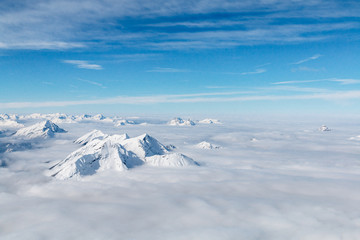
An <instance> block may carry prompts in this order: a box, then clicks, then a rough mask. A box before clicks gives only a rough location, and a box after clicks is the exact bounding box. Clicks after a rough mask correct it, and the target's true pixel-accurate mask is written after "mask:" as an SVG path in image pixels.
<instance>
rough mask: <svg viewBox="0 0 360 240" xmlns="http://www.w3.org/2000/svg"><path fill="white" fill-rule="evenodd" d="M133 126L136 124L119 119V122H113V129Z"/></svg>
mask: <svg viewBox="0 0 360 240" xmlns="http://www.w3.org/2000/svg"><path fill="white" fill-rule="evenodd" d="M134 124H136V123H135V122H134V121H132V120H127V119H120V120H116V121H115V127H120V126H125V125H134Z"/></svg>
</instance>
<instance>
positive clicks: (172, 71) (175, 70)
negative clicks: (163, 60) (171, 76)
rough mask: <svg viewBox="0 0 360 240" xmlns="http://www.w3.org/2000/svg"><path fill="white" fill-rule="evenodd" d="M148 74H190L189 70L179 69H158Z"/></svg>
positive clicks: (151, 70)
mask: <svg viewBox="0 0 360 240" xmlns="http://www.w3.org/2000/svg"><path fill="white" fill-rule="evenodd" d="M146 72H158V73H180V72H189V70H187V69H178V68H164V67H156V68H153V69H150V70H147V71H146Z"/></svg>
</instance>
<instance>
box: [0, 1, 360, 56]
mask: <svg viewBox="0 0 360 240" xmlns="http://www.w3.org/2000/svg"><path fill="white" fill-rule="evenodd" d="M1 4H2V5H1V8H0V34H1V36H2V39H1V42H0V48H5V49H34V50H39V49H54V50H61V49H70V48H88V47H92V46H95V45H96V46H97V47H101V46H102V47H104V46H109V45H111V46H124V45H125V46H127V47H136V48H138V47H139V46H140V47H141V48H150V47H152V48H157V49H165V50H166V49H174V48H177V49H181V48H219V47H234V46H239V45H254V44H264V43H272V44H279V43H294V42H308V41H321V40H324V39H330V38H340V37H342V36H343V34H344V33H343V31H347V30H349V29H359V23H358V22H357V21H354V18H357V17H360V14H359V12H360V5H359V4H358V2H357V1H348V2H347V4H346V5H345V4H343V3H342V2H341V1H339V0H335V1H332V2H331V3H329V2H328V1H326V0H317V1H287V0H274V1H260V2H259V1H251V0H244V1H232V0H223V1H220V0H213V1H209V0H199V1H196V2H188V1H182V0H168V1H165V0H159V1H152V2H149V1H147V0H139V1H132V0H123V1H116V0H106V1H98V0H87V1H83V0H81V1H70V0H53V1H46V0H31V1H21V2H19V3H17V4H13V1H10V0H4V1H2V2H1ZM324 6H326V8H325V7H324ZM299 18H302V19H304V21H302V23H299V22H296V21H295V22H296V23H294V21H291V20H292V19H299ZM288 20H290V21H288ZM306 20H309V21H306ZM145 23H146V24H145ZM104 26H106V27H104ZM352 35H354V34H350V33H349V34H347V36H348V38H351V37H352ZM355 36H356V34H355ZM179 43H182V44H179Z"/></svg>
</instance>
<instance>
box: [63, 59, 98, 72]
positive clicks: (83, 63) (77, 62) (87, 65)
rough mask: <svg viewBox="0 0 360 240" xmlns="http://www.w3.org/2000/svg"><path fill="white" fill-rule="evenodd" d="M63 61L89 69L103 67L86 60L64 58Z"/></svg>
mask: <svg viewBox="0 0 360 240" xmlns="http://www.w3.org/2000/svg"><path fill="white" fill-rule="evenodd" d="M63 62H64V63H68V64H72V65H74V66H76V67H77V68H82V69H91V70H102V69H103V67H102V66H101V65H98V64H92V63H89V62H88V61H83V60H64V61H63Z"/></svg>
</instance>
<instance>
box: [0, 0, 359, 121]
mask: <svg viewBox="0 0 360 240" xmlns="http://www.w3.org/2000/svg"><path fill="white" fill-rule="evenodd" d="M359 20H360V2H359V1H325V0H309V1H295V0H294V1H289V0H262V1H249V0H244V1H232V0H222V1H217V0H212V1H210V0H199V1H175V0H168V1H145V0H138V1H134V0H122V1H115V0H102V1H100V0H97V1H95V0H87V1H81V0H80V1H70V0H69V1H67V0H53V1H44V0H29V1H16V2H14V1H8V0H3V1H1V3H0V36H1V38H0V80H1V88H0V111H2V112H17V113H26V112H67V113H83V112H89V113H97V112H102V113H105V114H121V113H125V114H156V113H171V114H172V113H181V114H187V113H188V114H192V113H205V114H215V113H217V114H222V113H232V114H233V113H239V114H241V113H282V114H283V113H293V112H297V113H307V114H317V113H320V114H324V113H327V114H329V113H330V114H334V113H335V114H354V113H355V114H356V113H357V112H358V106H359V103H360V101H359V100H360V74H359V73H360V71H359V69H360V66H359V62H360V21H359Z"/></svg>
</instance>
